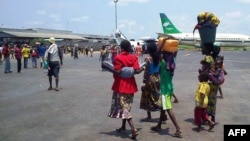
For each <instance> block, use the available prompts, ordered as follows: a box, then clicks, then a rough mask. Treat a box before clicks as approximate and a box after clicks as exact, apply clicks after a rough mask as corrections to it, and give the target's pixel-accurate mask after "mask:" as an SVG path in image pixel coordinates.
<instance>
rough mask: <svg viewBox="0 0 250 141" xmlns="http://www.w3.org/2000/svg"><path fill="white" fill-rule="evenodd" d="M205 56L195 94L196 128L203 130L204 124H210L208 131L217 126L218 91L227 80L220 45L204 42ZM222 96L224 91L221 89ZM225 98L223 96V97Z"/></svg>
mask: <svg viewBox="0 0 250 141" xmlns="http://www.w3.org/2000/svg"><path fill="white" fill-rule="evenodd" d="M201 51H202V54H203V55H204V58H203V59H202V60H201V61H200V64H201V68H200V69H199V71H198V72H199V76H198V78H199V83H198V87H197V90H196V95H195V109H194V117H195V124H196V125H197V128H196V130H197V131H198V132H199V131H201V130H202V125H203V124H205V123H207V122H208V124H209V129H208V131H211V130H212V129H213V128H214V126H215V124H216V123H215V115H216V103H217V93H218V91H219V89H220V85H222V84H223V83H224V81H225V76H224V75H225V74H227V72H226V71H225V69H224V67H223V66H224V56H222V55H219V53H220V47H217V46H214V45H213V44H212V43H204V44H203V46H202V50H201ZM221 96H222V91H221ZM221 98H223V96H222V97H221Z"/></svg>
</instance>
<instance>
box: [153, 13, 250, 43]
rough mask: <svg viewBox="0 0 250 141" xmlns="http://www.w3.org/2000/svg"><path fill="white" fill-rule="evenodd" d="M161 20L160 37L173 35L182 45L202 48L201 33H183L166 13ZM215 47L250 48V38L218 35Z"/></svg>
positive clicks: (240, 35)
mask: <svg viewBox="0 0 250 141" xmlns="http://www.w3.org/2000/svg"><path fill="white" fill-rule="evenodd" d="M160 18H161V23H162V28H163V34H161V33H159V34H158V36H164V35H171V36H173V37H175V38H176V39H178V40H179V44H180V45H181V44H182V45H192V46H195V47H200V42H201V40H200V35H199V33H182V32H181V31H180V30H178V29H177V28H176V27H175V25H174V24H173V23H172V22H171V21H170V19H169V18H168V17H167V16H166V15H165V14H164V13H160ZM214 45H217V46H221V47H250V36H248V35H244V34H229V33H226V34H225V33H216V38H215V42H214Z"/></svg>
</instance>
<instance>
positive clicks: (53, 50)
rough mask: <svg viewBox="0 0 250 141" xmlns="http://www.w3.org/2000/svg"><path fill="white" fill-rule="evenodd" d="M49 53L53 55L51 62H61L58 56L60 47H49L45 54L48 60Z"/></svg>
mask: <svg viewBox="0 0 250 141" xmlns="http://www.w3.org/2000/svg"><path fill="white" fill-rule="evenodd" d="M48 53H51V56H50V60H49V61H59V60H60V58H59V55H58V47H57V45H56V44H52V45H50V46H49V48H48V49H47V50H46V52H45V58H46V59H47V58H48Z"/></svg>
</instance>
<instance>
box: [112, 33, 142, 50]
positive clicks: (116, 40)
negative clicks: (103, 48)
mask: <svg viewBox="0 0 250 141" xmlns="http://www.w3.org/2000/svg"><path fill="white" fill-rule="evenodd" d="M122 40H128V41H130V43H131V46H132V47H135V46H137V43H138V42H139V43H140V45H143V44H144V38H142V39H140V40H134V39H130V40H129V39H128V38H127V37H126V36H125V35H124V34H123V33H122V32H121V31H120V30H119V29H116V30H115V31H114V32H113V33H112V34H111V39H110V43H111V44H116V45H120V43H121V41H122Z"/></svg>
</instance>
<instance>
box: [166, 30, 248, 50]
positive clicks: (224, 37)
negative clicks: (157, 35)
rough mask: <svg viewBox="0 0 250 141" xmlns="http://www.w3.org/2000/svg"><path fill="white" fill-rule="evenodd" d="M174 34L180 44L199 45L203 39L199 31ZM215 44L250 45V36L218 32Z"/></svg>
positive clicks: (226, 45)
mask: <svg viewBox="0 0 250 141" xmlns="http://www.w3.org/2000/svg"><path fill="white" fill-rule="evenodd" d="M168 35H172V36H174V37H175V38H177V39H178V40H179V41H180V44H184V45H194V46H199V44H200V42H201V39H200V35H199V34H198V33H194V34H193V33H174V34H168ZM215 44H218V45H220V46H222V47H250V36H247V35H242V34H220V33H217V34H216V39H215Z"/></svg>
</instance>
